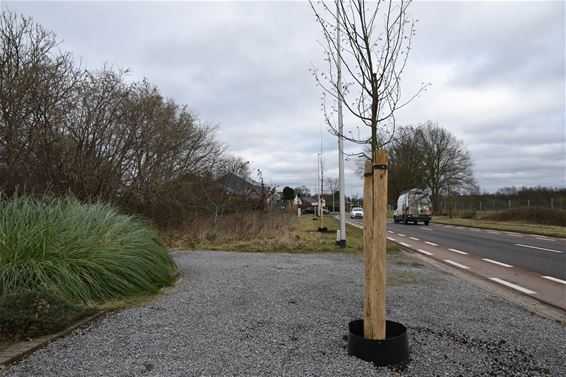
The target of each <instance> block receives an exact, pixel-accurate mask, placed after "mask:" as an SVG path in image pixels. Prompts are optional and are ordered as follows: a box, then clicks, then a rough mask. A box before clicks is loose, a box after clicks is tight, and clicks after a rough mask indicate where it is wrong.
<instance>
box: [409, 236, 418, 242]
mask: <svg viewBox="0 0 566 377" xmlns="http://www.w3.org/2000/svg"><path fill="white" fill-rule="evenodd" d="M409 238H410V239H412V240H415V241H419V239H418V238H415V237H409Z"/></svg>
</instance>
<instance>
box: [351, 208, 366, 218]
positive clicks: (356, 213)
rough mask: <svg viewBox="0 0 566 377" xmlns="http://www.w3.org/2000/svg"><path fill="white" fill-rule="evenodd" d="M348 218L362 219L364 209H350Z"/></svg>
mask: <svg viewBox="0 0 566 377" xmlns="http://www.w3.org/2000/svg"><path fill="white" fill-rule="evenodd" d="M350 218H351V219H363V218H364V210H363V209H362V208H360V207H354V208H352V210H351V211H350Z"/></svg>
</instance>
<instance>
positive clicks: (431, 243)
mask: <svg viewBox="0 0 566 377" xmlns="http://www.w3.org/2000/svg"><path fill="white" fill-rule="evenodd" d="M425 243H426V244H427V245H430V246H438V244H435V243H433V242H428V241H425Z"/></svg>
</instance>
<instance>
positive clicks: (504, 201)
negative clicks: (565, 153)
mask: <svg viewBox="0 0 566 377" xmlns="http://www.w3.org/2000/svg"><path fill="white" fill-rule="evenodd" d="M516 208H550V209H561V210H566V198H564V197H557V198H543V199H523V198H514V199H508V198H494V197H481V196H480V197H457V198H442V199H441V200H440V211H441V212H447V211H449V210H457V211H471V212H490V211H491V212H499V211H504V210H508V209H516Z"/></svg>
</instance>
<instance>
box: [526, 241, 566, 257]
mask: <svg viewBox="0 0 566 377" xmlns="http://www.w3.org/2000/svg"><path fill="white" fill-rule="evenodd" d="M515 246H521V247H528V248H529V249H537V250H544V251H552V252H553V253H558V254H562V251H560V250H553V249H546V248H544V247H536V246H530V245H522V244H520V243H516V244H515Z"/></svg>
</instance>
